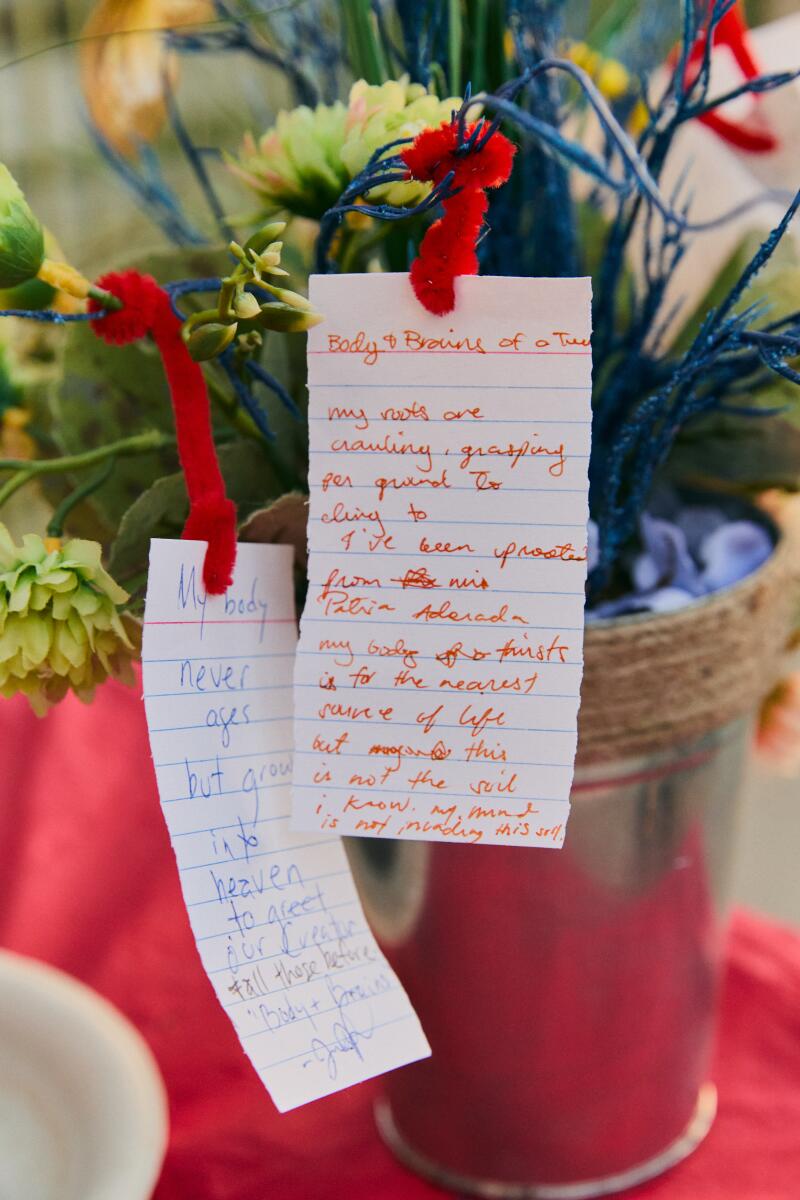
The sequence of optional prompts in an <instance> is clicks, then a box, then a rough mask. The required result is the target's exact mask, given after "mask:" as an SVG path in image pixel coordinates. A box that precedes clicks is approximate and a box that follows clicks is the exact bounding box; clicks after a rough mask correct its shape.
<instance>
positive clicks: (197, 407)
mask: <svg viewBox="0 0 800 1200" xmlns="http://www.w3.org/2000/svg"><path fill="white" fill-rule="evenodd" d="M97 285H98V287H100V288H103V290H104V291H107V292H110V293H111V294H112V295H113V296H116V297H117V298H118V299H119V300H121V301H122V308H121V309H120V310H119V311H117V312H108V313H105V314H104V315H102V316H98V317H96V318H95V319H94V320H93V321H92V322H91V326H92V329H93V330H94V332H95V333H96V334H97V336H98V337H100V338H102V339H103V341H105V342H108V343H109V344H110V345H114V346H126V345H128V344H129V343H130V342H135V341H138V339H139V338H143V337H145V336H146V335H147V334H150V335H151V336H152V338H153V341H154V342H155V344H156V346H157V347H158V350H159V353H160V355H161V360H162V362H163V364H164V373H165V374H166V376H167V383H168V385H169V390H170V398H171V400H172V410H173V413H174V414H175V432H176V435H177V439H178V456H179V458H180V461H181V466H182V468H183V474H184V477H185V479H186V490H187V492H188V493H189V519H188V520H187V522H186V524H185V525H184V527H183V534H182V535H181V536H182V537H184V538H190V539H193V540H196V541H200V542H208V549H207V551H206V557H205V562H204V564H203V583H204V585H205V589H206V592H207V593H208V594H209V595H210V596H216V595H220V594H221V593H222V592H224V591H225V590H226V589H227V588H228V587H229V586H230V583H231V580H232V577H233V565H234V562H235V560H236V506H235V505H234V503H233V501H232V500H229V499H228V498H227V496H226V495H225V481H224V480H223V478H222V473H221V471H220V469H219V462H218V460H217V451H216V448H215V446H214V438H213V436H212V433H211V407H210V404H209V400H208V391H207V389H206V381H205V378H204V376H203V372H202V370H201V368H200V367H199V365H198V364H197V363H196V362H195V361H194V359H193V358H192V357H191V355H190V354H189V351H188V350H187V348H186V346H185V345H184V342H183V339H182V337H181V322H180V320H179V318H178V317H177V316H176V315H175V313H174V312H173V310H172V304H171V303H170V298H169V296H168V295H167V293H166V292H165V291H164V290H163V288H160V287H159V286H158V284H157V283H156V281H155V279H153V278H152V277H151V276H150V275H140V274H139V272H138V271H122V272H112V273H111V274H109V275H104V276H103V278H102V279H99V280H98V281H97ZM89 308H90V311H92V312H97V311H98V310H100V309H102V303H101V302H99V301H97V300H90V301H89Z"/></svg>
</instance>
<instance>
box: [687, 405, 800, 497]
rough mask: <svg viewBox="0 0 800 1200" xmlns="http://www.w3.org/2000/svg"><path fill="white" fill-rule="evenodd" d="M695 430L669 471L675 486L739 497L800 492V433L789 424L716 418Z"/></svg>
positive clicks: (696, 424) (693, 427)
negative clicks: (771, 491) (772, 491)
mask: <svg viewBox="0 0 800 1200" xmlns="http://www.w3.org/2000/svg"><path fill="white" fill-rule="evenodd" d="M690 430H691V432H687V433H685V434H683V435H682V436H681V438H679V440H678V441H677V442H676V443H675V446H674V447H673V450H672V453H671V455H670V457H669V460H668V462H667V464H666V467H665V469H664V475H665V477H666V478H667V479H668V480H669V481H670V482H672V483H675V484H678V485H679V486H683V487H691V488H698V489H702V490H711V491H723V492H726V493H728V494H738V495H754V494H756V493H758V492H763V491H765V490H766V489H768V488H782V489H786V490H788V491H792V492H794V491H798V490H800V429H798V428H797V427H796V426H795V425H793V424H791V423H790V422H789V421H785V420H783V419H782V418H779V417H772V418H769V417H735V416H727V415H717V416H713V417H709V418H706V419H705V420H703V421H697V422H694V423H693V424H692V425H691V427H690Z"/></svg>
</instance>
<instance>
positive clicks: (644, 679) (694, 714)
mask: <svg viewBox="0 0 800 1200" xmlns="http://www.w3.org/2000/svg"><path fill="white" fill-rule="evenodd" d="M799 571H800V538H799V537H798V531H797V526H796V523H794V522H793V524H792V527H791V528H788V527H787V528H785V529H784V530H783V533H782V536H781V538H780V540H779V541H778V544H777V546H776V548H775V552H774V553H773V555H772V557H771V558H770V559H769V560H768V561H767V562H766V563H765V564H764V566H763V567H761V568H760V569H759V570H758V571H755V572H754V573H753V574H752V575H749V576H747V578H745V579H743V580H742V581H741V582H740V583H738V584H736V585H735V586H734V587H731V588H727V589H725V590H724V591H721V592H718V593H716V594H715V595H713V596H710V597H708V598H704V599H703V600H699V601H697V602H696V603H695V604H692V605H690V606H689V607H687V608H685V609H681V610H679V611H678V612H674V613H658V614H644V615H640V616H634V617H627V618H621V619H619V620H615V621H609V622H603V623H599V624H596V625H592V624H590V625H587V627H586V636H585V641H584V674H583V685H582V689H581V708H580V713H579V717H578V758H577V761H578V762H579V763H581V764H586V763H591V762H601V761H609V760H613V759H621V758H626V757H629V756H634V757H635V756H639V755H643V754H651V753H654V752H657V751H659V750H666V749H667V748H669V747H671V746H676V745H679V744H681V743H682V742H689V741H691V740H693V739H695V738H697V737H701V736H702V735H703V734H706V733H708V732H710V731H711V730H713V729H718V728H720V727H721V726H723V725H726V724H727V723H728V722H729V721H732V720H734V719H736V718H737V717H742V716H744V715H746V714H748V713H751V712H752V711H753V710H754V708H755V707H756V705H757V704H758V703H759V702H760V701H761V699H763V697H764V696H765V695H766V694H767V692H769V691H770V689H771V688H772V687H773V686H774V685H775V682H776V681H777V679H778V678H779V675H780V668H781V662H782V659H783V658H784V655H785V650H786V645H787V641H788V638H789V635H790V633H791V631H792V627H793V623H794V619H795V618H796V615H797V602H798V594H799V593H800V588H799V587H798V573H799Z"/></svg>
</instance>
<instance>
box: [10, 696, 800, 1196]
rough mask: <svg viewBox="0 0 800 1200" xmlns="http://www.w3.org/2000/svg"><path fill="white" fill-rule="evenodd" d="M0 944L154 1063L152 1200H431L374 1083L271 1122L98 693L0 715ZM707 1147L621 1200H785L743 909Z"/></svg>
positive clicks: (775, 1004)
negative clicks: (42, 968) (388, 1135)
mask: <svg viewBox="0 0 800 1200" xmlns="http://www.w3.org/2000/svg"><path fill="white" fill-rule="evenodd" d="M0 779H2V781H3V782H2V789H3V798H2V805H0V944H2V945H4V946H6V947H8V948H10V949H13V950H17V951H20V952H22V953H24V954H30V955H34V956H35V957H37V958H41V959H45V960H46V961H48V962H51V963H53V964H55V965H56V966H58V967H61V968H62V969H63V970H65V971H68V972H70V973H71V974H73V975H76V976H78V977H79V978H80V979H83V980H84V981H85V982H87V983H88V984H90V985H91V986H92V987H94V988H96V989H97V990H98V991H99V992H102V993H103V994H104V995H105V996H107V997H108V998H109V999H110V1000H111V1001H113V1002H114V1003H115V1004H116V1005H118V1007H119V1008H120V1009H121V1010H122V1011H123V1012H124V1013H126V1014H127V1016H128V1017H129V1018H130V1019H131V1020H132V1021H133V1023H134V1024H135V1025H136V1026H138V1028H139V1029H140V1030H141V1032H142V1033H143V1034H144V1036H145V1038H146V1039H147V1041H148V1042H149V1044H150V1046H151V1047H152V1049H153V1051H154V1053H155V1055H156V1058H157V1059H158V1062H159V1064H160V1066H161V1070H162V1072H163V1075H164V1079H165V1081H166V1085H167V1089H168V1092H169V1098H170V1109H171V1120H172V1137H171V1142H170V1148H169V1152H168V1155H167V1160H166V1163H165V1166H164V1171H163V1174H162V1177H161V1181H160V1183H159V1185H158V1188H157V1191H156V1197H157V1200H310V1198H312V1197H313V1200H344V1198H346V1200H435V1198H436V1197H443V1196H444V1195H445V1193H443V1192H442V1191H440V1190H439V1189H438V1188H434V1187H432V1186H430V1185H429V1184H426V1183H424V1182H422V1181H421V1180H419V1179H417V1178H416V1177H415V1176H414V1175H412V1174H410V1173H409V1172H407V1171H406V1170H405V1169H404V1168H402V1167H401V1166H399V1165H398V1164H397V1163H396V1162H395V1161H394V1159H393V1158H392V1156H391V1155H390V1154H389V1152H388V1151H387V1150H386V1149H384V1147H383V1146H382V1145H381V1143H380V1142H379V1140H378V1138H377V1135H376V1134H375V1132H374V1129H373V1125H372V1118H371V1100H372V1096H373V1094H374V1085H373V1084H361V1085H359V1086H358V1087H356V1088H353V1089H351V1090H349V1091H346V1092H343V1093H340V1094H339V1095H337V1096H334V1097H331V1098H329V1099H326V1100H320V1101H317V1102H315V1103H314V1104H310V1105H308V1106H306V1107H305V1108H302V1109H299V1110H297V1111H295V1112H293V1113H289V1114H286V1115H284V1116H280V1115H279V1114H278V1113H277V1112H276V1110H275V1108H274V1107H273V1105H272V1102H271V1101H270V1099H269V1096H268V1095H267V1093H266V1092H265V1091H264V1089H263V1088H262V1086H261V1084H260V1083H259V1081H258V1079H257V1077H256V1076H255V1074H254V1073H253V1071H252V1069H251V1067H250V1065H249V1064H248V1062H247V1060H246V1059H245V1057H244V1055H243V1053H242V1051H241V1050H240V1048H239V1045H238V1042H237V1040H236V1037H235V1035H234V1033H233V1030H232V1028H231V1026H230V1025H229V1023H228V1021H227V1018H226V1017H225V1016H224V1014H223V1012H222V1009H221V1008H220V1007H219V1006H218V1004H217V1002H216V999H215V997H214V995H213V992H212V990H211V986H210V984H209V983H208V981H207V980H206V978H205V976H204V975H203V972H202V969H201V967H200V960H199V958H198V956H197V954H196V952H195V949H194V945H193V942H192V938H191V934H190V931H189V924H188V920H187V917H186V912H185V910H184V908H183V906H182V901H181V896H180V890H179V886H178V875H177V870H176V868H175V862H174V859H173V856H172V851H171V849H170V846H169V841H168V838H167V833H166V829H165V826H164V823H163V821H162V818H161V813H160V810H159V806H158V798H157V794H156V787H155V780H154V777H153V773H152V769H151V765H150V755H149V750H148V745H147V732H146V727H145V720H144V711H143V708H142V705H141V702H140V700H139V698H138V696H137V695H136V694H135V693H134V692H133V691H131V690H130V689H126V688H123V687H121V686H119V685H117V684H109V685H107V686H106V687H105V688H104V689H102V690H101V691H100V692H99V693H98V697H97V700H96V702H95V703H94V704H93V705H92V706H91V707H85V706H83V705H81V704H80V703H78V702H77V701H75V700H73V699H72V698H70V699H68V700H66V701H65V702H64V703H63V704H61V705H60V706H59V707H57V708H56V709H54V710H53V711H52V712H51V713H50V714H49V716H48V717H47V718H45V719H44V720H43V721H40V720H38V719H37V718H36V717H34V716H33V715H32V714H31V713H30V712H29V710H28V708H27V704H26V703H25V702H24V701H21V700H20V701H18V702H17V701H14V702H3V703H2V704H0ZM713 1077H714V1079H715V1080H716V1082H717V1084H718V1087H719V1093H720V1107H719V1116H718V1118H717V1121H716V1123H715V1125H714V1127H713V1129H712V1131H711V1133H710V1134H709V1136H708V1139H707V1140H706V1142H705V1143H704V1144H703V1145H702V1146H701V1147H700V1149H699V1150H698V1151H697V1152H696V1153H695V1154H694V1155H693V1156H692V1157H691V1158H689V1159H688V1160H686V1162H684V1163H682V1164H681V1165H680V1166H678V1167H676V1168H674V1169H673V1170H672V1171H671V1172H669V1173H668V1174H667V1175H665V1176H662V1178H661V1179H659V1180H656V1181H654V1182H652V1183H650V1184H647V1185H645V1186H643V1187H639V1188H635V1189H633V1190H631V1191H629V1192H627V1193H626V1196H627V1197H629V1198H631V1200H632V1198H636V1200H797V1197H798V1196H800V937H798V936H797V935H796V934H795V933H792V932H790V931H789V930H786V929H782V928H780V927H778V926H777V925H775V924H773V923H772V922H771V921H767V920H764V919H762V918H760V917H756V916H753V915H750V914H746V913H742V912H739V913H737V914H736V915H735V917H734V920H733V923H732V929H731V936H730V941H729V954H728V962H727V972H726V980H725V988H724V1000H723V1007H722V1019H721V1028H720V1035H719V1045H718V1048H717V1055H716V1064H715V1067H714V1071H713Z"/></svg>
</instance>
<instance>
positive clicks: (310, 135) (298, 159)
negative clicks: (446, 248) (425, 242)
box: [230, 77, 461, 220]
mask: <svg viewBox="0 0 800 1200" xmlns="http://www.w3.org/2000/svg"><path fill="white" fill-rule="evenodd" d="M460 103H461V101H460V100H458V99H448V100H440V99H439V98H438V97H437V96H435V95H433V94H432V93H430V92H428V91H427V90H426V89H425V88H424V87H423V86H422V85H421V84H418V83H409V81H408V79H407V78H406V77H404V78H402V79H399V80H390V81H389V82H388V83H383V84H381V85H380V86H377V85H375V86H370V85H369V84H367V83H366V82H365V80H363V79H360V80H359V81H358V82H357V83H354V84H353V86H352V88H351V89H350V97H349V100H348V103H347V105H344V104H342V103H341V101H337V102H336V103H335V104H319V105H317V107H316V108H315V109H311V108H308V107H306V106H305V105H301V106H300V107H299V108H295V109H292V111H291V112H280V113H278V116H277V119H276V121H275V125H274V126H273V127H272V128H271V129H269V130H267V132H266V133H265V134H264V135H263V136H262V137H261V138H260V139H259V141H258V143H256V141H255V139H254V138H253V137H252V135H248V137H246V138H245V141H244V143H243V146H242V150H241V153H240V155H239V158H238V159H237V160H235V161H233V162H231V163H230V166H231V169H232V170H233V171H234V172H235V174H237V175H238V176H239V177H240V178H241V179H243V180H244V182H245V183H246V184H247V185H248V186H249V187H251V188H253V190H254V191H256V192H257V193H258V194H259V196H260V197H261V199H262V200H263V202H264V207H265V209H267V210H269V211H276V210H279V209H287V210H288V211H289V212H291V213H294V214H295V215H296V216H301V217H311V218H313V219H315V220H319V218H320V217H321V216H322V215H323V213H324V212H325V211H326V210H327V209H329V208H330V207H331V206H332V205H333V204H335V203H336V201H337V200H338V198H339V196H340V194H341V192H342V191H343V190H344V188H345V187H346V186H347V184H348V183H350V181H351V180H352V179H354V178H355V176H356V175H358V173H359V172H360V171H361V170H363V168H364V167H365V166H366V165H367V162H368V161H369V159H370V157H371V156H372V154H374V152H375V151H376V150H379V149H380V147H381V146H384V145H386V144H387V143H389V142H394V141H397V140H399V139H400V138H414V137H416V135H417V134H418V133H420V132H421V131H422V130H423V129H428V128H434V127H435V126H437V125H441V123H442V121H445V120H447V119H448V118H449V117H450V114H451V113H452V111H453V109H454V108H458V107H459V106H460ZM389 153H391V151H390V152H389ZM429 188H430V185H429V184H422V183H417V182H414V181H411V182H409V183H393V184H387V185H384V186H383V187H380V188H374V189H373V191H372V192H371V193H370V197H369V198H370V200H381V201H386V202H388V203H390V204H400V205H413V204H416V203H418V201H420V200H421V199H423V197H424V196H425V195H427V192H428V191H429Z"/></svg>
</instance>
